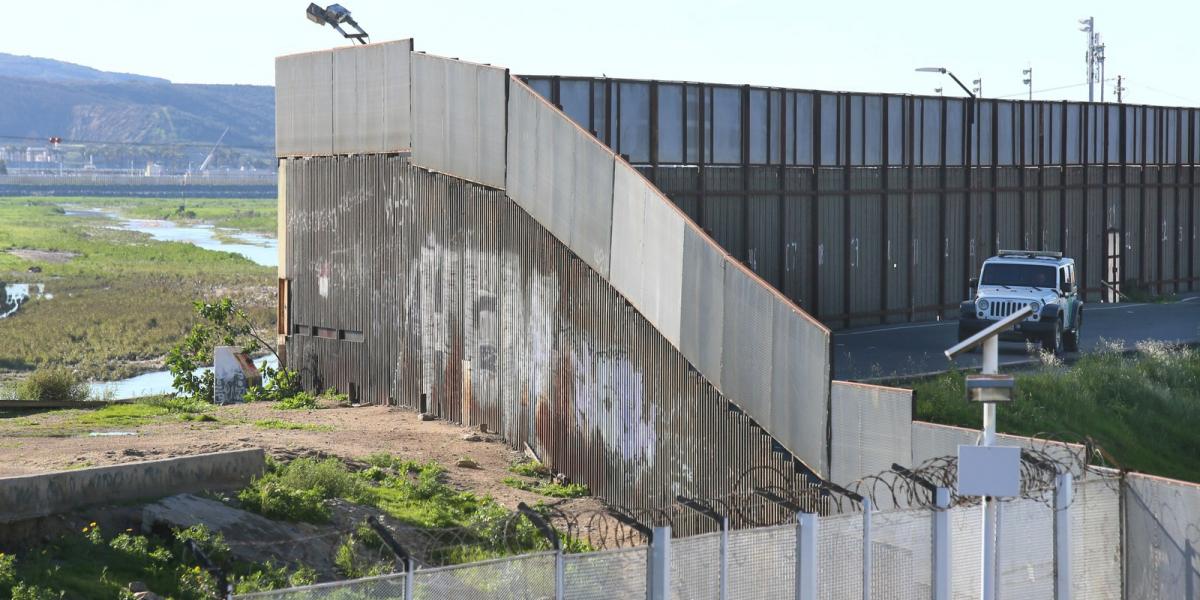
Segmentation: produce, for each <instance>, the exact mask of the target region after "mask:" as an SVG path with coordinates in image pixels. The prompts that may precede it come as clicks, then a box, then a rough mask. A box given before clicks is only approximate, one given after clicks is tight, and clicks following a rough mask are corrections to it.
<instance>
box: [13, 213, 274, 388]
mask: <svg viewBox="0 0 1200 600" xmlns="http://www.w3.org/2000/svg"><path fill="white" fill-rule="evenodd" d="M65 213H66V214H67V215H69V216H77V217H108V218H110V219H112V220H113V221H114V224H113V225H112V226H113V227H114V228H117V229H124V230H126V231H138V232H141V233H145V234H147V235H149V236H150V237H151V238H153V239H155V240H158V241H160V242H182V243H187V244H192V245H195V246H199V247H201V248H204V249H205V250H215V251H218V252H233V253H235V254H239V255H241V256H244V257H246V258H247V259H249V260H250V261H253V262H254V263H256V264H260V265H264V266H268V267H273V266H276V265H278V264H279V250H278V248H279V244H278V242H277V241H276V240H275V238H272V237H269V236H266V235H262V234H257V233H247V232H244V231H237V230H234V229H220V228H215V227H213V226H212V225H181V224H178V223H175V222H174V221H167V220H165V219H129V218H126V217H123V216H121V215H119V214H117V213H113V212H109V211H104V210H101V209H79V208H70V209H67V210H66V211H65ZM39 285H40V284H39ZM40 291H42V292H44V290H40ZM47 296H49V295H48V294H47ZM13 310H16V309H15V308H14V309H13ZM0 314H3V311H2V310H0ZM254 364H256V365H258V367H259V368H260V369H261V368H262V366H263V365H264V364H265V365H270V366H278V361H276V360H275V357H274V356H269V357H264V358H261V359H257V360H255V361H254ZM205 370H207V369H199V370H198V371H197V372H200V371H205ZM91 386H92V395H93V396H95V397H97V398H112V399H123V398H136V397H138V396H149V395H155V394H166V393H169V392H171V391H173V390H172V388H171V373H170V372H168V371H154V372H152V373H143V374H141V375H138V376H136V377H130V378H128V379H121V380H118V381H96V382H92V383H91Z"/></svg>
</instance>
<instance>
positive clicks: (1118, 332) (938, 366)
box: [833, 294, 1200, 380]
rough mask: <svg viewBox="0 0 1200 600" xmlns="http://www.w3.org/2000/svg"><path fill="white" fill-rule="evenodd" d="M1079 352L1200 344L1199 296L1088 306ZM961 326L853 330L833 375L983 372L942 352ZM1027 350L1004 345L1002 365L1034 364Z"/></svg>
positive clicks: (838, 341) (843, 336) (971, 357)
mask: <svg viewBox="0 0 1200 600" xmlns="http://www.w3.org/2000/svg"><path fill="white" fill-rule="evenodd" d="M1083 314H1084V318H1083V337H1082V339H1081V340H1080V350H1081V351H1083V352H1089V351H1093V350H1095V349H1096V348H1098V347H1099V346H1100V344H1101V343H1102V341H1120V342H1122V343H1123V344H1124V345H1125V346H1126V347H1133V345H1134V344H1136V343H1137V342H1140V341H1144V340H1161V341H1167V342H1182V343H1200V295H1195V294H1193V295H1187V296H1184V297H1183V298H1182V299H1181V300H1180V301H1179V302H1173V303H1170V304H1132V303H1131V304H1088V305H1087V306H1086V307H1085V308H1084V313H1083ZM957 335H958V323H957V321H941V322H936V323H904V324H898V325H883V326H879V327H868V328H861V329H851V330H848V331H844V332H837V333H835V334H834V336H833V361H834V362H833V373H834V377H836V378H837V379H849V380H880V379H888V378H903V377H905V376H911V375H917V374H923V373H934V372H939V371H944V370H946V369H949V368H952V367H954V366H958V367H962V368H966V367H978V366H979V361H980V354H979V352H972V353H969V354H967V355H965V356H960V357H959V358H958V359H957V361H955V362H954V363H951V362H950V361H948V360H946V357H945V355H944V354H942V352H943V351H944V350H945V349H946V348H949V347H950V346H952V345H954V344H955V343H956V342H957V341H958V338H957ZM1033 360H1034V358H1033V356H1032V355H1031V354H1029V353H1028V352H1026V350H1025V345H1024V344H1023V343H1018V342H1001V343H1000V365H1001V367H1003V366H1004V365H1010V366H1011V365H1018V364H1022V363H1026V364H1027V363H1030V362H1033Z"/></svg>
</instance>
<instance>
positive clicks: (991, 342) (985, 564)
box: [946, 306, 1033, 600]
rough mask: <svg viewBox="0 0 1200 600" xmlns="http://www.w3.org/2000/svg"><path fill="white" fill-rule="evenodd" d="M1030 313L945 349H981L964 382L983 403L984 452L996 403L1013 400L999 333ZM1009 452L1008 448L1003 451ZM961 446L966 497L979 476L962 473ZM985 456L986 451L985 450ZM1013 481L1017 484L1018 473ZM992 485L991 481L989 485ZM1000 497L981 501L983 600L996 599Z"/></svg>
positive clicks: (952, 352) (953, 352)
mask: <svg viewBox="0 0 1200 600" xmlns="http://www.w3.org/2000/svg"><path fill="white" fill-rule="evenodd" d="M1032 314H1033V309H1032V308H1030V307H1029V306H1025V307H1024V308H1022V309H1021V310H1018V311H1017V312H1015V313H1013V314H1011V315H1009V316H1007V317H1005V318H1003V319H1001V320H999V321H997V322H996V323H994V324H993V325H991V326H989V327H987V328H986V329H984V330H983V331H980V332H979V333H976V334H975V335H973V336H971V337H969V338H967V339H965V340H963V341H961V342H959V343H958V344H956V345H954V346H952V347H951V348H949V349H948V350H946V358H949V359H953V358H954V357H956V356H959V355H960V354H963V353H966V352H969V351H971V350H973V349H975V348H976V347H978V346H981V345H982V346H983V368H982V369H981V370H980V375H979V376H978V377H968V379H967V394H968V399H970V400H973V401H976V402H980V403H982V404H983V446H984V448H985V449H992V447H993V446H995V445H996V403H997V402H1004V401H1009V400H1011V399H1012V379H1011V378H1003V377H1000V376H999V371H1000V334H1001V333H1003V332H1005V331H1008V330H1009V329H1012V328H1014V327H1016V326H1017V324H1018V323H1020V322H1021V321H1024V320H1025V318H1026V317H1028V316H1030V315H1032ZM1005 450H1008V449H1005ZM1015 450H1017V460H1018V462H1017V468H1018V469H1019V460H1020V450H1019V449H1015ZM962 451H963V447H961V446H960V447H959V452H960V459H959V483H960V488H959V493H960V494H964V495H967V492H966V491H964V489H963V488H964V487H966V482H965V480H966V479H967V476H968V475H969V476H971V477H972V478H974V477H975V476H978V475H981V474H979V473H974V472H970V473H967V472H964V468H963V466H964V465H963V462H964V460H963V458H962V456H961V454H962ZM985 454H987V452H986V451H985ZM991 475H992V474H991V473H984V474H982V476H983V477H985V478H987V477H990V476H991ZM1017 475H1018V477H1017V478H1016V479H1017V481H1016V482H1005V483H1017V484H1019V471H1018V473H1017ZM988 483H992V482H988ZM998 495H1001V494H995V493H987V494H986V495H984V498H983V544H982V546H983V552H982V555H983V556H982V561H981V562H982V564H981V570H982V572H983V574H982V577H981V583H982V585H981V587H982V590H981V595H980V597H981V598H982V599H983V600H995V598H996V571H997V570H998V569H997V564H996V533H997V530H998V519H997V510H996V509H997V506H998V504H997V502H996V499H995V496H998Z"/></svg>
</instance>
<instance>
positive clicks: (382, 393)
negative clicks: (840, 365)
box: [276, 41, 830, 506]
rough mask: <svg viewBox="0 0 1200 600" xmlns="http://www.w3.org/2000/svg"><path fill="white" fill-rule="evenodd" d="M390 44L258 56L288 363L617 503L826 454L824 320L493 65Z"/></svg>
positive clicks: (781, 477)
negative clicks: (265, 60)
mask: <svg viewBox="0 0 1200 600" xmlns="http://www.w3.org/2000/svg"><path fill="white" fill-rule="evenodd" d="M410 49H411V42H408V41H405V42H397V43H388V44H372V45H368V46H363V47H355V48H341V49H337V50H334V51H331V52H316V53H308V54H300V55H293V56H287V57H281V58H280V59H278V61H277V81H278V84H277V94H278V101H277V103H276V110H277V114H278V118H277V121H278V123H279V126H278V127H277V135H278V140H277V146H278V154H279V156H280V159H281V165H280V173H281V180H280V190H281V199H280V206H281V215H282V217H281V218H282V220H283V221H284V223H285V225H284V227H285V230H284V231H283V232H282V233H283V235H282V236H281V249H282V250H281V251H282V252H283V254H284V260H283V261H282V262H281V266H280V278H281V282H280V289H281V302H280V306H281V316H283V317H284V318H282V319H281V331H280V333H281V334H282V335H283V336H285V346H286V348H287V352H286V356H287V362H288V364H289V365H290V366H292V367H294V368H298V369H300V370H301V372H302V374H303V376H304V379H305V384H306V385H308V386H311V387H326V386H332V387H336V388H337V389H339V390H340V391H345V392H348V393H349V394H350V395H351V396H352V397H355V398H357V399H359V400H361V401H368V402H374V403H388V404H393V405H398V406H404V407H408V408H412V409H417V410H425V411H429V412H433V413H435V414H437V415H439V416H441V417H444V418H446V419H449V420H452V421H457V422H461V423H464V424H486V425H487V426H488V427H489V429H492V430H496V431H499V432H500V433H502V434H503V435H504V436H505V438H506V439H507V440H508V441H509V443H510V444H512V445H513V446H514V447H517V448H519V447H522V446H523V445H525V444H528V445H529V446H530V447H531V448H532V449H533V450H534V451H535V452H536V453H538V454H539V456H541V457H542V459H543V460H544V461H546V462H547V463H549V464H550V465H551V466H552V467H553V468H555V469H556V470H559V471H562V472H565V473H567V474H568V475H569V476H571V477H572V478H574V479H575V480H577V481H580V482H583V483H586V484H588V485H589V486H590V487H591V488H592V490H593V491H594V492H596V493H598V494H599V495H601V496H604V497H606V498H610V499H612V500H615V501H618V502H621V503H623V504H627V505H632V506H637V505H643V504H644V505H649V506H653V505H655V504H656V503H661V501H662V500H673V498H674V496H675V495H676V494H681V493H682V494H694V495H698V496H707V497H712V496H717V495H720V494H722V493H726V492H729V491H732V490H733V489H734V488H735V487H736V486H748V487H747V489H746V490H745V491H750V489H751V488H752V487H753V486H754V485H767V483H765V480H764V481H759V482H753V481H738V479H737V476H738V473H740V472H742V471H745V470H746V469H747V468H748V467H757V468H758V470H757V471H755V473H757V474H756V475H754V477H762V478H766V479H773V480H775V481H772V482H770V483H769V485H786V486H787V487H789V488H793V487H794V488H796V489H809V488H810V487H811V485H812V480H813V476H815V475H820V474H823V473H828V468H829V449H828V444H827V437H828V410H829V407H828V399H829V375H830V369H829V360H830V359H829V357H830V351H829V341H830V340H829V338H830V332H829V330H828V329H827V328H825V327H824V326H822V325H821V324H820V323H818V322H816V321H815V320H813V319H811V318H810V317H808V316H807V315H806V314H805V313H804V312H803V311H801V310H799V309H798V308H797V307H796V306H795V305H794V304H792V303H791V302H790V301H788V300H787V299H786V298H785V297H784V296H782V295H781V294H779V293H778V292H777V291H775V290H774V289H773V288H771V287H770V286H769V285H767V284H766V283H765V282H763V281H762V280H761V279H759V278H758V277H757V276H756V275H754V274H753V272H752V271H750V270H749V269H747V268H746V267H745V266H743V265H741V264H740V263H738V262H736V261H734V260H732V258H731V257H730V256H729V255H728V254H727V253H725V252H724V251H723V250H722V249H721V248H720V246H719V245H717V244H716V243H715V242H714V241H713V240H712V239H711V238H710V237H709V236H707V235H706V234H704V233H703V232H702V231H700V229H699V228H697V227H696V226H695V224H694V223H692V222H691V221H690V220H689V219H688V218H687V216H686V215H685V214H684V213H683V212H682V211H680V210H679V209H678V208H676V207H675V206H674V205H673V204H672V203H671V202H670V201H669V200H668V199H667V198H666V197H665V196H663V195H662V194H661V193H660V192H658V191H657V190H656V189H655V188H654V187H653V186H652V185H651V184H650V183H649V182H648V181H647V180H646V179H644V178H643V177H642V176H641V175H640V174H638V173H637V172H636V170H634V169H633V168H632V167H630V166H629V165H628V164H627V163H626V162H625V161H624V160H620V159H618V158H617V157H616V156H615V155H614V154H613V153H612V152H611V151H610V150H608V149H607V148H605V147H604V146H602V145H601V144H599V143H597V142H596V141H595V139H594V138H593V137H592V136H590V135H589V134H588V133H587V132H585V131H583V130H582V129H580V128H578V127H577V126H575V125H574V124H573V123H571V122H570V121H569V120H568V119H567V118H566V117H565V116H564V115H563V114H562V113H561V112H559V111H557V110H556V109H554V107H552V106H551V105H550V104H549V103H547V102H545V101H544V100H543V99H541V98H539V97H538V96H537V95H536V94H535V93H534V92H532V91H531V90H529V89H528V88H527V87H526V86H524V84H522V83H520V82H519V81H518V80H514V79H512V78H511V77H509V75H508V73H507V72H506V71H505V70H503V69H499V68H496V67H491V66H488V65H478V64H472V63H467V62H463V61H458V60H451V59H444V58H438V57H433V56H429V55H424V54H419V53H409V50H410ZM406 57H407V60H406ZM405 81H407V82H408V83H409V85H408V86H405V85H404V83H403V82H405ZM343 107H344V108H343ZM362 113H366V114H369V115H375V116H378V115H384V116H383V117H382V119H381V120H376V121H372V120H367V121H363V119H361V118H357V117H354V115H359V114H362ZM406 114H407V115H408V118H407V119H406V118H405V117H404V115H406ZM389 115H394V116H389ZM380 123H381V124H380ZM372 124H375V125H376V126H375V127H372ZM378 130H381V131H382V133H380V132H379V131H378ZM765 428H766V429H765ZM750 470H751V471H753V470H754V469H750Z"/></svg>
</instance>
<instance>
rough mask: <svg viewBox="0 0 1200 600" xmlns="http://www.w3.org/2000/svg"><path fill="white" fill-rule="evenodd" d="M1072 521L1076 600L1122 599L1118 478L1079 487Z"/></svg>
mask: <svg viewBox="0 0 1200 600" xmlns="http://www.w3.org/2000/svg"><path fill="white" fill-rule="evenodd" d="M1067 511H1068V512H1069V513H1070V518H1071V536H1072V537H1071V568H1072V574H1073V576H1072V578H1071V588H1072V593H1073V594H1075V597H1076V598H1089V599H1092V598H1094V599H1096V600H1117V599H1118V598H1120V597H1121V493H1120V480H1119V479H1117V478H1116V477H1103V478H1099V477H1096V478H1092V479H1087V480H1083V481H1080V482H1077V483H1076V484H1075V502H1074V503H1073V504H1071V506H1069V507H1068V509H1067Z"/></svg>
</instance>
